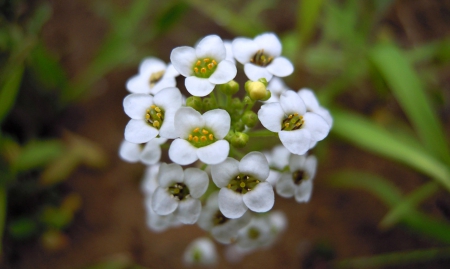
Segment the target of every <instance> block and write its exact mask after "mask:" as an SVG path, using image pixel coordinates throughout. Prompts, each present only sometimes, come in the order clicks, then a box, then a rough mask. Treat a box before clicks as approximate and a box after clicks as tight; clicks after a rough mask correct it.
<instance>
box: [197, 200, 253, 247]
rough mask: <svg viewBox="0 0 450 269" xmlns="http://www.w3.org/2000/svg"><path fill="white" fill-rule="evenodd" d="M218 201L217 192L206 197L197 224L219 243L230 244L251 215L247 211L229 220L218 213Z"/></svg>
mask: <svg viewBox="0 0 450 269" xmlns="http://www.w3.org/2000/svg"><path fill="white" fill-rule="evenodd" d="M218 199H219V197H218V192H214V193H212V194H211V195H210V196H209V197H208V201H207V202H206V205H205V206H204V207H203V209H202V213H201V214H200V218H199V219H198V222H197V224H198V226H200V227H201V228H202V229H204V230H206V231H209V232H210V233H211V235H212V236H213V237H214V239H216V240H217V241H219V242H220V243H222V244H230V243H232V242H233V241H234V240H235V239H236V237H237V234H238V231H239V230H240V229H241V228H243V227H244V226H245V225H247V224H248V223H249V222H250V220H251V213H250V212H249V211H247V212H246V213H245V214H244V215H243V216H242V217H240V218H238V219H229V218H227V217H225V216H224V215H223V214H222V212H220V210H219V201H218Z"/></svg>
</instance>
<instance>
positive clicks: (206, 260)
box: [183, 237, 217, 265]
mask: <svg viewBox="0 0 450 269" xmlns="http://www.w3.org/2000/svg"><path fill="white" fill-rule="evenodd" d="M183 260H184V262H185V263H186V265H213V264H215V263H216V262H217V252H216V247H215V246H214V243H213V242H212V241H211V240H210V239H209V238H207V237H202V238H198V239H196V240H194V241H193V242H191V243H190V244H189V246H188V247H187V248H186V250H185V252H184V255H183Z"/></svg>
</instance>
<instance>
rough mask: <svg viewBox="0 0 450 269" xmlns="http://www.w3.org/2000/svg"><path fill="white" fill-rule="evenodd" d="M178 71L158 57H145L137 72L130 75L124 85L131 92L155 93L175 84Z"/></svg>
mask: <svg viewBox="0 0 450 269" xmlns="http://www.w3.org/2000/svg"><path fill="white" fill-rule="evenodd" d="M178 75H179V73H178V72H177V71H176V70H175V68H173V66H172V65H168V66H167V65H166V64H165V63H164V62H163V61H161V60H160V59H158V58H155V57H150V58H145V59H144V60H143V61H142V62H141V64H140V66H139V74H137V75H135V76H133V77H131V78H130V79H129V80H128V81H127V84H126V87H127V89H128V91H129V92H131V93H145V94H150V93H151V94H156V93H158V92H159V91H160V90H162V89H164V88H169V87H175V86H176V80H175V77H177V76H178Z"/></svg>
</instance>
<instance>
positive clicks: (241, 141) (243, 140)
mask: <svg viewBox="0 0 450 269" xmlns="http://www.w3.org/2000/svg"><path fill="white" fill-rule="evenodd" d="M247 142H248V135H247V134H246V133H241V132H235V133H234V136H233V138H231V145H233V146H234V147H236V148H243V147H245V146H246V145H247Z"/></svg>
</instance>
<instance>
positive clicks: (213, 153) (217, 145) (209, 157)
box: [197, 140, 230, 164]
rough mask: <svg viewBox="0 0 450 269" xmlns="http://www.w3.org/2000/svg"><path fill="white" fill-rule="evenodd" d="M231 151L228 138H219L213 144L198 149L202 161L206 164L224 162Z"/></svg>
mask: <svg viewBox="0 0 450 269" xmlns="http://www.w3.org/2000/svg"><path fill="white" fill-rule="evenodd" d="M229 152H230V144H229V143H228V141H226V140H218V141H216V142H214V143H212V144H211V145H208V146H205V147H201V148H198V149H197V156H198V158H199V159H200V161H202V162H204V163H206V164H218V163H221V162H223V161H224V160H225V159H226V158H227V157H228V153H229Z"/></svg>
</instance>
